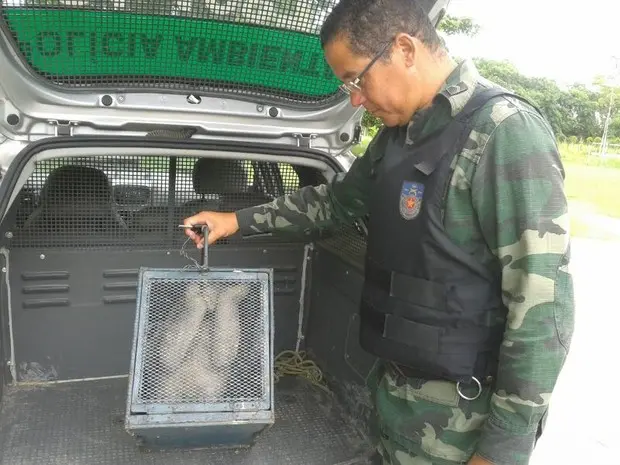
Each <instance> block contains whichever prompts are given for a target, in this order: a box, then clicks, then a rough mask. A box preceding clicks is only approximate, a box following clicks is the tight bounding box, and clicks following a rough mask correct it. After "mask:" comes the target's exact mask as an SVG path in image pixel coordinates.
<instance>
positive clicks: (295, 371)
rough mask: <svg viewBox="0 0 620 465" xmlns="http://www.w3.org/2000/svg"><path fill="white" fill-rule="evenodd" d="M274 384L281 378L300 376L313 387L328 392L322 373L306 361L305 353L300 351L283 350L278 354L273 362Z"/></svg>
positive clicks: (316, 366)
mask: <svg viewBox="0 0 620 465" xmlns="http://www.w3.org/2000/svg"><path fill="white" fill-rule="evenodd" d="M274 374H275V382H276V383H277V382H278V381H279V380H280V378H281V377H282V376H287V375H288V376H301V377H303V378H306V379H307V380H308V381H310V382H311V383H312V384H314V385H315V386H318V387H320V388H321V389H323V390H325V391H327V392H329V390H328V389H327V385H326V382H325V379H324V378H323V373H322V372H321V369H320V368H319V367H318V365H317V364H316V363H314V362H313V361H312V360H307V359H306V352H305V351H303V350H301V351H299V352H295V351H293V350H284V351H282V352H280V353H279V354H278V356H277V357H276V359H275V362H274Z"/></svg>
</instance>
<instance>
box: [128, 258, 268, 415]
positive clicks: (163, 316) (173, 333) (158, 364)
mask: <svg viewBox="0 0 620 465" xmlns="http://www.w3.org/2000/svg"><path fill="white" fill-rule="evenodd" d="M142 273H143V277H142V280H141V281H142V288H141V289H140V290H139V292H140V293H141V294H142V296H141V298H140V299H139V301H140V302H141V303H140V304H139V307H138V312H139V315H138V318H139V320H140V322H141V323H140V331H139V332H138V336H137V340H136V341H135V344H136V350H137V358H136V360H137V361H136V366H135V370H136V374H135V375H134V376H135V378H136V381H135V387H134V392H133V401H132V410H133V411H140V409H141V407H144V406H151V407H153V406H157V405H159V406H162V405H176V406H175V412H179V411H183V410H184V409H185V410H188V411H192V410H195V409H196V408H197V407H196V404H200V405H201V410H217V411H225V410H231V409H235V410H243V409H259V408H269V406H270V400H269V399H270V390H269V387H270V376H271V373H270V369H271V368H270V367H271V363H272V362H271V359H270V347H271V341H270V318H269V314H270V299H269V292H268V281H267V279H266V275H263V276H262V279H261V277H260V276H259V275H256V276H255V275H254V273H252V272H250V274H249V275H246V276H244V277H243V278H236V277H234V274H231V273H226V272H218V271H209V272H206V273H204V272H197V271H194V270H191V271H174V270H148V269H145V270H143V271H142ZM244 274H245V273H244ZM179 404H182V405H181V406H179Z"/></svg>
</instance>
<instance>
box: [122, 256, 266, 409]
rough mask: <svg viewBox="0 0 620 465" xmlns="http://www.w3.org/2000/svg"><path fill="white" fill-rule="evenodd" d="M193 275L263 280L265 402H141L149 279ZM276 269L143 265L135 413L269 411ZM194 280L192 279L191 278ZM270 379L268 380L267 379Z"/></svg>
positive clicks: (132, 381)
mask: <svg viewBox="0 0 620 465" xmlns="http://www.w3.org/2000/svg"><path fill="white" fill-rule="evenodd" d="M191 274H195V275H196V276H199V277H200V278H201V279H206V280H218V281H225V282H226V281H228V282H231V281H237V282H239V281H251V282H259V283H261V286H262V289H263V291H262V292H261V293H262V295H261V301H262V302H261V304H262V305H263V309H264V313H266V315H265V319H266V321H264V323H265V324H264V325H262V337H264V339H263V340H264V341H265V344H264V345H263V347H262V348H261V354H260V355H261V360H262V370H263V382H262V387H263V392H265V393H266V396H265V397H264V398H263V400H262V401H257V402H209V403H169V402H166V403H163V402H141V401H140V382H141V380H142V376H143V374H144V371H143V368H144V365H143V361H144V354H143V351H142V350H138V343H139V342H140V341H144V340H145V337H146V336H145V335H146V329H147V327H146V326H147V318H146V312H147V311H148V302H147V300H146V296H145V292H143V290H144V289H146V286H145V284H146V281H148V280H151V279H160V278H161V279H175V278H182V279H188V278H189V277H190V276H191ZM272 278H273V271H272V270H270V269H252V270H251V271H249V270H248V271H246V270H239V269H226V268H209V269H208V270H204V269H195V270H179V269H164V268H141V269H140V273H139V277H138V289H139V291H138V295H137V302H136V308H137V310H138V311H137V315H136V321H135V328H134V343H133V347H132V364H131V366H132V367H133V369H132V370H131V371H130V381H129V386H130V389H129V392H130V406H131V407H130V410H131V413H134V414H135V413H138V414H140V413H147V414H166V413H196V412H238V411H257V410H268V409H270V408H272V406H273V384H274V380H273V375H272V369H271V367H272V365H273V357H274V354H273V343H272V342H273V332H274V329H273V289H272V288H273V284H272V283H273V279H272ZM189 279H191V278H189ZM265 378H267V379H265Z"/></svg>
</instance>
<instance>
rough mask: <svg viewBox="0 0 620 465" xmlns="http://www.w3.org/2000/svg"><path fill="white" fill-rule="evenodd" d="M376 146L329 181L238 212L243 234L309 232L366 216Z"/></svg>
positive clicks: (370, 146)
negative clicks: (372, 159) (371, 160)
mask: <svg viewBox="0 0 620 465" xmlns="http://www.w3.org/2000/svg"><path fill="white" fill-rule="evenodd" d="M375 140H376V138H375ZM375 146H376V143H375V141H374V140H373V142H371V144H369V146H368V149H367V150H366V153H365V154H364V155H363V156H362V157H359V158H357V159H356V160H355V161H354V162H353V164H352V165H351V168H350V169H349V170H348V171H347V173H339V174H338V175H336V176H334V178H333V179H332V180H331V181H330V182H328V183H326V184H322V185H320V186H316V187H315V186H306V187H303V188H302V189H300V190H298V191H297V192H294V193H292V194H289V195H285V196H282V197H279V198H277V199H275V200H274V201H273V202H271V203H268V204H264V205H259V206H256V207H251V208H246V209H243V210H240V211H238V212H237V221H238V222H239V229H240V231H241V234H243V235H244V236H248V235H252V234H257V233H266V232H272V231H282V232H286V233H293V234H308V233H311V232H313V231H315V230H317V229H327V228H330V227H334V226H337V225H340V224H350V223H352V222H353V221H354V220H355V219H356V218H359V217H361V216H364V215H366V213H367V207H366V203H367V202H366V201H367V198H368V195H369V194H368V188H369V182H368V179H369V176H370V168H371V162H370V159H371V157H372V153H373V151H374V150H376V149H375Z"/></svg>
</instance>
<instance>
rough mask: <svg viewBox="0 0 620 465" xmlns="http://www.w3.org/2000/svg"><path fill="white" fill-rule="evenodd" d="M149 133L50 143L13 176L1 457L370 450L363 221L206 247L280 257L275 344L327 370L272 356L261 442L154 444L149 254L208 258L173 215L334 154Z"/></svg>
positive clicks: (304, 178) (315, 170)
mask: <svg viewBox="0 0 620 465" xmlns="http://www.w3.org/2000/svg"><path fill="white" fill-rule="evenodd" d="M192 142H195V141H192ZM149 144H150V142H148V143H145V144H143V146H142V147H134V148H129V147H117V148H114V147H108V148H105V149H102V148H101V147H98V148H97V149H94V148H93V149H85V148H78V147H72V148H67V149H65V150H64V152H63V153H64V155H62V156H60V155H58V153H59V151H58V149H55V152H54V151H52V152H53V153H52V152H50V153H49V154H48V156H41V155H42V154H44V153H45V151H42V152H41V153H40V154H39V156H38V158H37V161H36V162H35V161H34V160H35V159H34V158H31V159H30V161H29V162H27V161H26V160H27V157H24V162H23V163H21V164H20V165H19V166H20V168H19V170H18V171H19V172H17V171H16V172H13V173H11V172H9V173H8V174H7V176H6V177H5V179H4V180H3V183H4V184H3V188H4V189H6V188H7V187H6V186H7V185H8V184H14V185H15V186H17V187H16V190H15V192H13V193H12V194H10V195H11V197H12V198H13V199H14V200H13V202H12V203H11V205H10V207H9V208H8V209H7V211H6V215H5V217H4V219H3V221H2V226H1V236H0V237H1V240H2V248H1V254H0V260H1V261H2V265H1V267H2V270H3V278H4V279H2V282H1V285H0V292H1V294H0V295H1V299H2V300H1V302H2V340H1V342H2V344H1V349H2V362H3V368H4V369H3V370H2V378H3V379H2V381H3V382H2V386H3V391H2V400H1V409H0V451H1V455H0V464H2V465H5V464H6V465H17V464H34V463H38V464H67V465H69V464H71V465H74V464H80V465H82V464H84V465H91V464H92V465H94V464H172V463H175V464H179V465H185V464H188V465H190V464H199V463H200V464H262V463H264V464H308V465H314V464H316V465H333V464H358V463H359V464H364V463H371V462H370V459H369V457H370V455H371V454H372V451H373V447H372V444H373V440H372V437H373V435H372V431H371V427H370V425H371V424H372V421H371V419H372V414H371V401H370V393H369V390H368V389H367V383H368V382H369V377H370V375H371V372H372V368H373V366H374V362H375V361H374V359H373V358H371V357H370V356H369V355H368V354H366V353H365V352H363V351H362V350H361V349H360V347H359V345H358V339H357V330H358V324H359V321H358V314H357V304H358V299H359V293H360V289H361V284H362V269H363V252H364V234H363V232H362V230H361V229H360V228H359V227H358V226H354V225H343V226H339V227H338V228H336V229H335V230H334V231H332V232H329V233H328V232H322V233H321V234H315V235H313V236H306V237H301V236H293V235H284V236H258V237H254V238H241V237H232V238H229V239H227V240H225V241H220V242H218V243H217V244H215V245H214V246H212V247H210V248H209V265H210V266H211V267H214V268H215V267H227V268H268V269H272V270H273V296H272V299H273V300H272V303H273V312H274V314H273V319H274V327H273V333H274V340H273V347H272V350H273V356H274V357H275V358H276V360H281V359H278V358H277V357H278V355H279V354H283V353H284V354H287V353H288V354H290V353H295V352H299V353H300V354H302V355H303V356H305V357H307V359H308V360H309V361H311V362H312V363H313V364H314V365H316V366H317V367H318V369H319V370H320V374H321V379H320V380H318V381H316V380H313V379H312V378H311V377H309V376H305V374H306V373H308V372H301V373H300V374H299V373H297V374H296V373H294V372H293V371H292V370H291V369H290V367H287V366H286V365H283V364H282V363H275V361H274V360H271V363H272V364H273V363H275V365H277V366H276V367H275V369H276V372H277V376H276V379H275V382H274V389H273V391H274V396H273V398H274V401H273V409H274V411H275V423H274V424H273V425H272V426H271V427H270V428H268V429H267V430H265V431H264V432H263V433H262V434H260V435H259V436H258V437H257V438H256V440H255V443H254V444H253V445H252V446H251V447H249V448H244V449H226V448H218V449H208V450H205V449H200V450H195V449H190V448H189V447H185V446H184V444H183V440H182V439H181V440H180V441H178V444H176V445H177V446H178V447H176V448H175V447H173V448H172V449H166V450H156V449H154V448H151V447H147V446H145V445H142V444H140V441H139V440H138V439H137V438H136V437H134V436H132V435H131V434H129V433H128V431H127V430H126V429H125V424H124V423H125V414H126V409H127V408H128V401H127V399H128V387H129V386H128V379H129V378H128V376H129V371H130V361H131V355H132V342H133V336H134V324H135V319H136V296H137V291H138V274H139V270H140V268H141V267H156V268H173V269H186V268H187V267H188V266H192V265H194V264H195V263H194V260H195V261H200V252H199V251H198V250H197V249H196V248H195V246H193V244H191V243H189V242H188V241H187V237H186V236H185V234H184V232H183V231H182V230H181V229H180V228H178V225H179V224H181V223H182V221H183V219H184V218H186V217H187V216H190V215H192V214H194V213H196V212H199V211H202V210H214V211H235V210H237V209H239V208H243V207H245V206H250V205H258V204H262V203H265V202H268V201H271V200H272V199H274V198H275V197H277V196H279V195H282V194H285V193H288V192H292V191H295V190H297V189H298V188H300V187H302V186H305V185H317V184H319V183H322V182H325V181H326V180H327V179H328V178H329V176H330V175H332V174H333V170H334V168H333V165H332V166H331V167H330V166H329V164H324V162H322V161H320V159H319V158H315V159H313V158H312V157H306V158H302V157H299V158H297V159H296V158H295V157H291V156H288V157H284V156H282V157H280V158H278V157H276V156H274V155H271V154H266V153H263V154H262V155H261V156H257V155H256V154H248V153H246V154H245V155H243V154H240V151H239V150H238V149H234V148H232V147H228V148H224V149H218V150H217V151H215V150H211V151H209V150H202V149H200V148H199V147H198V144H195V145H193V146H191V147H190V148H188V147H185V148H181V145H182V144H181V143H180V142H179V148H178V149H170V150H167V155H166V154H164V153H166V151H162V150H161V149H160V148H155V147H153V149H152V152H153V153H156V154H157V155H156V156H148V153H149V152H148V151H149V147H148V145H149ZM153 144H154V143H153ZM74 145H75V144H74ZM80 150H82V152H83V154H80ZM288 153H290V150H289V151H288ZM93 154H97V155H93ZM233 154H234V155H233ZM18 178H20V179H18ZM179 437H181V438H182V437H183V436H182V434H181V435H180V436H179Z"/></svg>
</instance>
